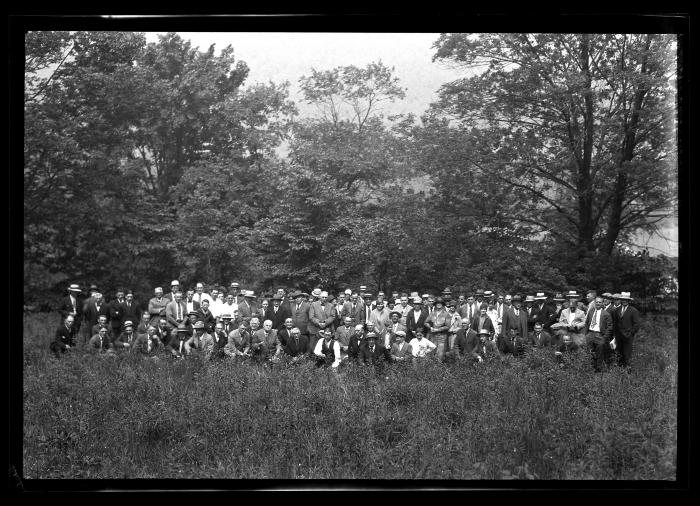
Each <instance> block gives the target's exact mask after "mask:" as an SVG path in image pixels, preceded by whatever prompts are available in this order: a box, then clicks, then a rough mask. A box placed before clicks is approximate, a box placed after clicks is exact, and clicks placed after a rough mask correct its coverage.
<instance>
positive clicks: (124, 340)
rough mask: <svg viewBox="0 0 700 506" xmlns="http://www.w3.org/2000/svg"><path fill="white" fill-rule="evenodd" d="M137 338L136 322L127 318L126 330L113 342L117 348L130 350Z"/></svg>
mask: <svg viewBox="0 0 700 506" xmlns="http://www.w3.org/2000/svg"><path fill="white" fill-rule="evenodd" d="M135 340H136V334H134V322H132V321H131V320H126V321H125V322H124V330H123V331H122V333H121V334H119V337H117V338H116V339H115V340H114V341H113V342H112V344H113V345H114V348H115V349H117V350H126V351H130V350H131V347H132V346H133V345H134V341H135Z"/></svg>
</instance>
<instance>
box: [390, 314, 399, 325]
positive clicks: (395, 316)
mask: <svg viewBox="0 0 700 506" xmlns="http://www.w3.org/2000/svg"><path fill="white" fill-rule="evenodd" d="M391 321H392V323H396V322H398V321H399V315H397V314H396V313H394V314H392V315H391Z"/></svg>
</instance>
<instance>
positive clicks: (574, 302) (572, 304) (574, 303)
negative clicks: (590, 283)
mask: <svg viewBox="0 0 700 506" xmlns="http://www.w3.org/2000/svg"><path fill="white" fill-rule="evenodd" d="M577 305H578V301H577V300H576V299H569V308H571V309H576V306H577Z"/></svg>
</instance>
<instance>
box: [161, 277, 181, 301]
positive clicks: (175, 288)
mask: <svg viewBox="0 0 700 506" xmlns="http://www.w3.org/2000/svg"><path fill="white" fill-rule="evenodd" d="M179 291H180V282H179V281H178V280H177V279H174V280H173V281H171V282H170V293H166V294H165V295H163V297H165V298H166V299H168V301H169V302H172V301H174V300H175V294H176V293H177V292H179Z"/></svg>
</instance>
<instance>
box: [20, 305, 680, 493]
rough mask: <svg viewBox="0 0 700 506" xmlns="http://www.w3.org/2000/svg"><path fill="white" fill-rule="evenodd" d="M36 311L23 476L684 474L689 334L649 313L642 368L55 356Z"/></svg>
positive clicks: (639, 359) (28, 364)
mask: <svg viewBox="0 0 700 506" xmlns="http://www.w3.org/2000/svg"><path fill="white" fill-rule="evenodd" d="M57 320H58V318H57V315H55V314H50V315H36V314H35V315H28V316H25V319H24V351H23V356H24V377H23V385H24V417H23V420H24V422H23V423H24V435H23V466H24V469H23V476H24V477H26V478H103V479H120V478H195V479H196V478H226V479H228V478H255V479H257V478H267V479H284V478H315V479H324V478H334V479H356V478H364V479H413V478H423V479H431V478H436V479H467V480H471V479H495V480H500V479H523V480H526V479H539V480H549V479H575V480H580V479H586V480H588V479H590V480H611V479H635V480H636V479H644V480H649V479H651V480H675V478H676V476H675V473H676V465H677V462H676V444H677V441H676V430H677V429H676V423H677V421H676V403H677V400H678V399H677V387H678V385H677V378H678V356H677V344H678V343H677V335H676V331H675V329H673V328H672V327H671V326H670V325H668V322H665V321H661V320H659V321H652V320H647V321H645V322H644V324H643V326H642V330H641V332H640V334H639V336H638V337H637V340H636V342H635V352H634V358H633V370H632V372H631V374H627V373H626V372H624V371H623V370H621V369H619V368H617V367H613V368H611V370H610V371H609V372H606V373H602V374H596V373H594V372H593V371H592V367H591V364H590V358H589V356H588V355H587V354H586V353H585V352H581V353H580V354H578V355H572V356H567V357H566V363H565V364H566V365H565V367H563V368H562V367H559V366H558V365H557V363H556V362H555V361H554V360H553V355H552V352H551V351H542V350H537V351H536V352H533V353H530V354H527V355H526V356H524V357H521V358H517V359H513V358H512V356H511V357H509V359H508V360H507V361H506V362H504V363H500V362H499V361H494V362H484V363H482V364H478V365H477V364H472V363H461V364H454V365H444V364H441V363H438V362H435V361H432V360H427V361H425V362H421V363H420V365H419V366H418V367H417V368H415V369H414V368H412V367H410V366H409V367H406V368H401V367H398V366H392V367H390V368H389V369H388V370H387V371H386V372H385V373H382V374H376V373H375V371H374V370H373V369H372V368H370V367H362V366H360V367H356V368H346V369H345V370H342V372H340V373H339V374H336V373H335V372H333V371H331V370H329V369H316V368H315V366H314V365H313V364H312V363H304V364H298V365H296V366H280V367H277V366H275V367H274V368H270V367H268V366H258V365H250V364H236V363H233V362H229V361H224V362H203V361H202V360H201V359H200V358H199V357H196V356H190V357H188V358H186V359H182V360H174V361H173V360H170V359H168V358H166V357H161V359H160V360H159V361H153V360H152V359H144V358H142V357H141V356H136V355H135V354H119V355H117V356H109V355H96V354H92V355H86V354H85V352H83V351H81V350H79V349H76V350H74V352H72V353H68V354H66V355H64V356H62V357H61V358H60V359H55V358H54V357H53V355H52V354H51V353H50V352H49V348H48V343H49V340H50V339H51V336H52V331H53V330H54V326H53V325H52V324H50V323H47V322H55V321H57Z"/></svg>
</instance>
